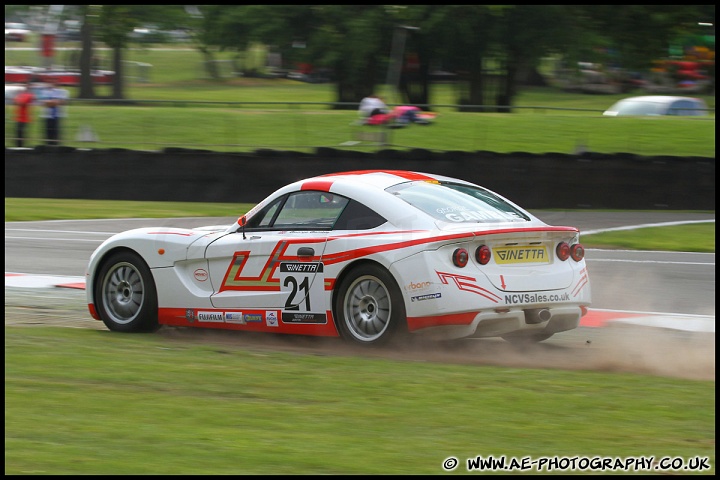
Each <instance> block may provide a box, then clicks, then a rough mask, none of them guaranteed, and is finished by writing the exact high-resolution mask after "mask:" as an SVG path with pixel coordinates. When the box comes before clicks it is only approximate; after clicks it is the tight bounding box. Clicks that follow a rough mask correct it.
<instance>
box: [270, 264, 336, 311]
mask: <svg viewBox="0 0 720 480" xmlns="http://www.w3.org/2000/svg"><path fill="white" fill-rule="evenodd" d="M280 289H281V291H282V292H283V293H284V294H285V295H286V297H285V307H284V308H283V311H282V317H281V318H282V321H283V322H285V323H325V322H326V321H327V316H326V315H325V311H324V307H323V306H324V305H325V302H324V301H323V299H324V289H325V276H324V274H323V264H322V263H320V262H282V263H281V264H280Z"/></svg>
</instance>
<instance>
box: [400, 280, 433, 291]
mask: <svg viewBox="0 0 720 480" xmlns="http://www.w3.org/2000/svg"><path fill="white" fill-rule="evenodd" d="M431 285H432V283H430V282H410V283H409V284H407V285H405V290H406V291H409V292H412V291H416V290H425V289H426V288H430V286H431Z"/></svg>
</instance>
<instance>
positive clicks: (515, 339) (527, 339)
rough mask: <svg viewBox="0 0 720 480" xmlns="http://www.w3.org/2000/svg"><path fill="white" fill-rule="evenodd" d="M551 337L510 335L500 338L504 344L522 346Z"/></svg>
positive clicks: (527, 334) (549, 334)
mask: <svg viewBox="0 0 720 480" xmlns="http://www.w3.org/2000/svg"><path fill="white" fill-rule="evenodd" d="M552 336H553V334H552V333H512V334H509V335H504V336H503V337H502V338H503V340H505V341H506V342H509V343H512V344H513V345H521V346H522V345H532V344H534V343H540V342H542V341H544V340H547V339H548V338H550V337H552Z"/></svg>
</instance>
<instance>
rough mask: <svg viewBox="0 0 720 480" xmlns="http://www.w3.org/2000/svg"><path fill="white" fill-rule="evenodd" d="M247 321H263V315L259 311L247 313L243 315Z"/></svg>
mask: <svg viewBox="0 0 720 480" xmlns="http://www.w3.org/2000/svg"><path fill="white" fill-rule="evenodd" d="M243 320H244V321H245V322H262V320H263V318H262V315H261V314H259V313H246V314H244V315H243Z"/></svg>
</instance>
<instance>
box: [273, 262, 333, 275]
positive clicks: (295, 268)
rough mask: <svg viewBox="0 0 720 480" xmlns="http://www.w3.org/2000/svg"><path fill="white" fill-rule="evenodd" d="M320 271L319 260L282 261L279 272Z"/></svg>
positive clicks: (321, 265)
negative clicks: (305, 261)
mask: <svg viewBox="0 0 720 480" xmlns="http://www.w3.org/2000/svg"><path fill="white" fill-rule="evenodd" d="M322 271H323V264H322V263H320V262H311V263H304V262H303V263H300V262H282V263H281V264H280V273H317V272H322Z"/></svg>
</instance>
